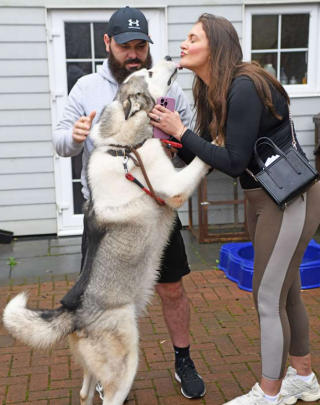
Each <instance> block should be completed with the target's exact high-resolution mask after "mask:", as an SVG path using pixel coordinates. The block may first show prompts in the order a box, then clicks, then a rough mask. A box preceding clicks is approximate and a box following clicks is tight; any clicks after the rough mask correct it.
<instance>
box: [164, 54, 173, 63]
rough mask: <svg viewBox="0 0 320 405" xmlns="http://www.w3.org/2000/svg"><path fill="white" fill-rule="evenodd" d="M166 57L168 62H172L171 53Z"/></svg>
mask: <svg viewBox="0 0 320 405" xmlns="http://www.w3.org/2000/svg"><path fill="white" fill-rule="evenodd" d="M164 59H165V60H167V61H168V62H172V58H171V56H169V55H167V56H165V57H164Z"/></svg>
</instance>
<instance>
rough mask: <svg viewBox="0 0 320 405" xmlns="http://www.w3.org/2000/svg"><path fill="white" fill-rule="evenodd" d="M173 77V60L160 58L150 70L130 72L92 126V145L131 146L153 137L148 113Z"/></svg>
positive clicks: (167, 88) (169, 84) (168, 87)
mask: <svg viewBox="0 0 320 405" xmlns="http://www.w3.org/2000/svg"><path fill="white" fill-rule="evenodd" d="M176 77H177V68H176V65H175V63H173V62H172V61H167V60H162V61H161V62H159V63H158V64H157V65H156V66H155V67H154V68H152V69H150V70H147V69H141V70H139V71H138V72H134V73H132V75H130V76H129V77H128V78H127V79H126V80H125V82H124V83H123V84H122V86H120V88H119V90H118V93H117V95H116V97H115V100H114V102H113V103H111V104H109V105H108V106H107V107H106V108H105V109H104V110H103V112H102V113H101V116H100V120H99V122H98V123H97V125H95V126H94V127H93V129H92V131H91V133H90V138H91V139H92V141H93V142H94V144H95V146H96V147H104V146H108V145H112V144H118V145H127V146H132V145H137V144H139V143H141V142H143V141H145V140H146V139H149V138H152V135H153V128H152V126H151V124H150V119H149V117H148V113H149V111H151V110H152V108H153V106H154V105H155V104H156V101H157V99H158V98H159V97H161V96H165V95H166V94H167V92H168V91H169V89H170V87H171V86H172V84H173V82H174V80H175V79H176Z"/></svg>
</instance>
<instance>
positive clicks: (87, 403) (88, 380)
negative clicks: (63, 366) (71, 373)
mask: <svg viewBox="0 0 320 405" xmlns="http://www.w3.org/2000/svg"><path fill="white" fill-rule="evenodd" d="M95 386H96V380H95V378H94V377H93V376H92V375H91V374H89V373H88V372H87V371H86V370H84V375H83V383H82V388H81V390H80V402H81V405H92V404H93V397H94V393H95Z"/></svg>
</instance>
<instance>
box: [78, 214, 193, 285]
mask: <svg viewBox="0 0 320 405" xmlns="http://www.w3.org/2000/svg"><path fill="white" fill-rule="evenodd" d="M84 224H85V223H84ZM181 229H182V225H181V221H180V219H179V217H178V215H177V218H176V221H175V224H174V228H173V230H172V232H171V235H170V238H169V243H168V245H167V246H166V248H165V250H164V253H163V258H162V261H161V266H160V274H159V279H158V283H175V282H177V281H179V280H181V278H182V277H183V276H186V275H187V274H189V273H190V268H189V264H188V258H187V254H186V249H185V246H184V242H183V238H182V235H181ZM86 252H87V230H86V226H84V229H83V235H82V244H81V253H82V258H81V270H80V273H81V271H82V267H83V264H84V258H85V256H86Z"/></svg>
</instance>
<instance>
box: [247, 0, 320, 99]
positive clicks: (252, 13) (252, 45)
mask: <svg viewBox="0 0 320 405" xmlns="http://www.w3.org/2000/svg"><path fill="white" fill-rule="evenodd" d="M319 8H320V7H319V6H318V5H310V6H299V5H297V6H292V5H290V6H288V7H285V6H281V7H278V6H268V7H248V8H247V9H246V19H245V24H244V29H245V35H244V57H245V60H254V61H257V62H258V63H259V64H260V65H261V66H262V67H263V68H264V69H266V70H267V71H268V72H269V73H271V74H272V75H274V76H275V77H276V78H277V79H278V80H279V81H280V82H281V83H282V84H283V85H284V86H285V88H286V90H287V91H288V93H289V95H290V96H292V95H295V94H297V95H301V94H309V95H310V94H311V93H317V92H319V88H318V86H319V79H320V78H319V70H320V66H317V65H318V64H319V62H318V61H317V53H318V52H319V50H318V43H319V38H317V37H319V32H318V18H319Z"/></svg>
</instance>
